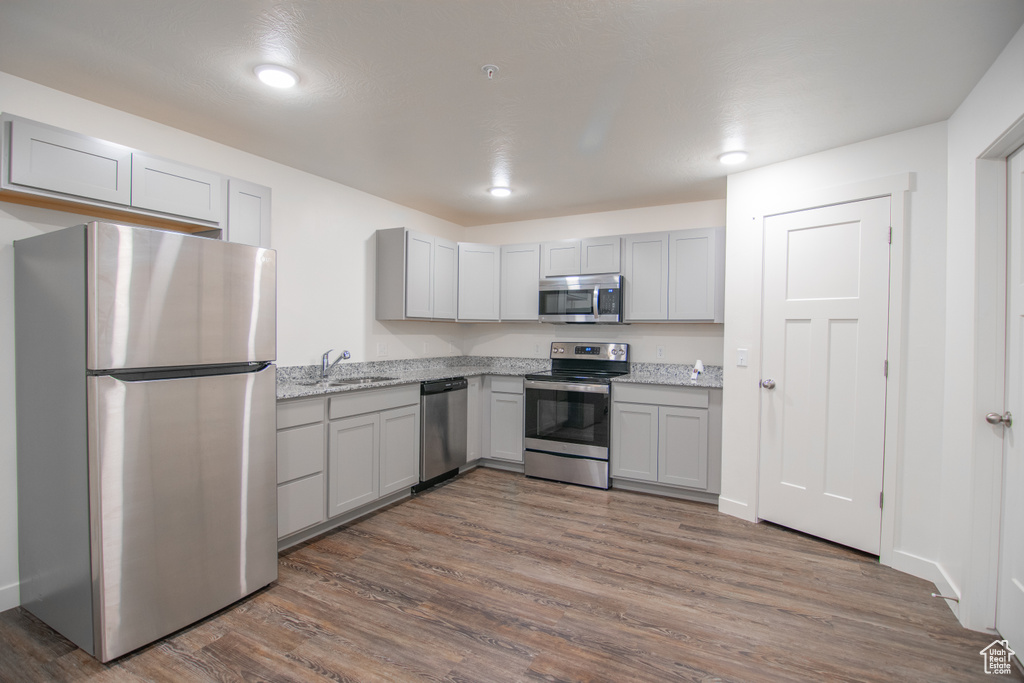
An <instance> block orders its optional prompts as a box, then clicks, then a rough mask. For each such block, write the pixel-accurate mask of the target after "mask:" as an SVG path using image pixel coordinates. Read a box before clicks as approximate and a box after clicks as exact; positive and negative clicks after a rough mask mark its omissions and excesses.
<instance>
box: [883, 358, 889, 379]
mask: <svg viewBox="0 0 1024 683" xmlns="http://www.w3.org/2000/svg"><path fill="white" fill-rule="evenodd" d="M882 374H883V375H885V377H886V379H888V377H889V361H888V360H886V361H885V367H884V368H882Z"/></svg>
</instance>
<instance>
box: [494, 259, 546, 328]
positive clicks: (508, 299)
mask: <svg viewBox="0 0 1024 683" xmlns="http://www.w3.org/2000/svg"><path fill="white" fill-rule="evenodd" d="M539 280H540V245H539V244H515V245H505V246H503V247H502V248H501V319H502V320H536V319H537V318H538V316H539V313H538V305H537V296H538V290H537V285H538V282H539Z"/></svg>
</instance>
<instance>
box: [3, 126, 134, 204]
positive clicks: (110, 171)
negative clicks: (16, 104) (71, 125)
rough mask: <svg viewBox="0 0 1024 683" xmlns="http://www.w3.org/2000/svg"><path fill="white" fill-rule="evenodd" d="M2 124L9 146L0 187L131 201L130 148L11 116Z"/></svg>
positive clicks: (103, 199)
mask: <svg viewBox="0 0 1024 683" xmlns="http://www.w3.org/2000/svg"><path fill="white" fill-rule="evenodd" d="M4 128H5V131H4V135H5V139H6V140H8V141H9V150H10V151H9V159H8V160H7V161H8V163H6V164H4V171H5V173H4V176H5V177H4V178H3V181H4V182H3V187H4V189H13V190H20V191H24V190H31V189H35V190H45V191H49V192H56V193H60V194H66V195H73V196H75V197H81V198H83V199H88V200H96V201H100V202H109V203H111V204H119V205H122V206H127V205H128V204H130V203H131V197H132V194H131V180H132V150H131V149H129V148H127V147H123V146H121V145H115V144H114V143H112V142H105V141H103V140H97V139H96V138H90V137H87V136H85V135H79V134H78V133H72V132H70V131H66V130H61V129H59V128H54V127H53V126H47V125H45V124H42V123H36V122H35V121H29V120H27V119H22V118H19V117H14V116H9V115H8V116H5V117H4Z"/></svg>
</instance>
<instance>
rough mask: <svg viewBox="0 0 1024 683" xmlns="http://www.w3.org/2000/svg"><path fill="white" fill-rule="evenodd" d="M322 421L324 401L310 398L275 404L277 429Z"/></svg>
mask: <svg viewBox="0 0 1024 683" xmlns="http://www.w3.org/2000/svg"><path fill="white" fill-rule="evenodd" d="M323 419H324V400H323V399H322V398H311V399H305V400H302V401H288V402H287V403H278V404H277V428H278V429H287V428H288V427H298V426H299V425H304V424H310V423H311V422H322V421H323Z"/></svg>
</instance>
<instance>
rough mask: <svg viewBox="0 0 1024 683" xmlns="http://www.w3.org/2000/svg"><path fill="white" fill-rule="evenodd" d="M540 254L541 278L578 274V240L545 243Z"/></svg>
mask: <svg viewBox="0 0 1024 683" xmlns="http://www.w3.org/2000/svg"><path fill="white" fill-rule="evenodd" d="M541 254H542V255H541V277H560V276H562V275H579V274H580V241H579V240H568V241H565V242H545V243H544V244H542V245H541Z"/></svg>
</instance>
